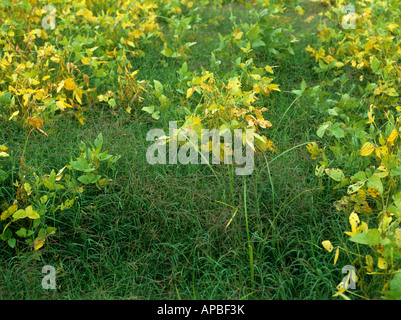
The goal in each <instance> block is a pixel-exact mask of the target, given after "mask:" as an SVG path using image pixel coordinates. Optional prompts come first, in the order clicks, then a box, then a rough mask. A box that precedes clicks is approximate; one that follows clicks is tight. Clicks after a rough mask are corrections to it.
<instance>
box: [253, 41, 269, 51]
mask: <svg viewBox="0 0 401 320" xmlns="http://www.w3.org/2000/svg"><path fill="white" fill-rule="evenodd" d="M265 46H266V43H264V42H263V41H262V40H260V39H256V40H255V41H253V42H252V48H254V49H256V48H259V47H265Z"/></svg>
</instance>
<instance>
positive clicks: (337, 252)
mask: <svg viewBox="0 0 401 320" xmlns="http://www.w3.org/2000/svg"><path fill="white" fill-rule="evenodd" d="M339 256H340V248H339V247H337V250H336V255H335V256H334V263H333V264H334V265H335V264H336V263H337V260H338V257H339Z"/></svg>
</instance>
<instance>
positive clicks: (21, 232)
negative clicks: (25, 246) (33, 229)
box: [15, 228, 26, 238]
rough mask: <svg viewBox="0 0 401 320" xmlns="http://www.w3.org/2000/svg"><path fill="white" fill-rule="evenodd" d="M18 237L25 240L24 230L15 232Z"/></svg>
mask: <svg viewBox="0 0 401 320" xmlns="http://www.w3.org/2000/svg"><path fill="white" fill-rule="evenodd" d="M15 233H16V234H17V236H18V237H21V238H25V237H26V229H25V228H21V229H19V230H18V231H16V232H15Z"/></svg>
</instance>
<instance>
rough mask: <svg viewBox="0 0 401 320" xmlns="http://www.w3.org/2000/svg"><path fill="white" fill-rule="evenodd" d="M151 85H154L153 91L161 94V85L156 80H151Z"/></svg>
mask: <svg viewBox="0 0 401 320" xmlns="http://www.w3.org/2000/svg"><path fill="white" fill-rule="evenodd" d="M153 83H154V84H155V90H156V91H157V92H159V93H163V89H164V88H163V85H162V84H161V83H160V82H159V81H157V80H153Z"/></svg>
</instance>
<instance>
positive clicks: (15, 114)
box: [8, 111, 19, 121]
mask: <svg viewBox="0 0 401 320" xmlns="http://www.w3.org/2000/svg"><path fill="white" fill-rule="evenodd" d="M18 114H19V111H15V112H13V114H12V115H11V117H10V118H9V119H8V121H11V120H12V118H14V117H16V116H17V115H18Z"/></svg>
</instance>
